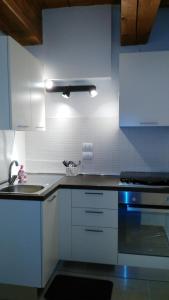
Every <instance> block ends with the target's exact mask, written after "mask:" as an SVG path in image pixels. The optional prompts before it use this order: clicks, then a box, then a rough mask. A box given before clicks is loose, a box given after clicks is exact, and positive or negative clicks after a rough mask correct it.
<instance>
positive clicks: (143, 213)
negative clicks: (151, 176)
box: [119, 192, 169, 257]
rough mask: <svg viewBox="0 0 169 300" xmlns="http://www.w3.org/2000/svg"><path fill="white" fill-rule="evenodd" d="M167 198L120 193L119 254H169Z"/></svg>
mask: <svg viewBox="0 0 169 300" xmlns="http://www.w3.org/2000/svg"><path fill="white" fill-rule="evenodd" d="M126 193H128V194H126ZM167 199H168V195H167V194H157V193H155V194H154V193H138V192H137V193H133V192H131V193H130V192H119V253H125V254H135V255H148V256H160V257H169V206H168V203H167V204H166V206H164V205H162V203H165V201H168V200H167ZM158 200H159V201H158ZM146 203H147V205H146ZM158 203H159V205H157V204H158Z"/></svg>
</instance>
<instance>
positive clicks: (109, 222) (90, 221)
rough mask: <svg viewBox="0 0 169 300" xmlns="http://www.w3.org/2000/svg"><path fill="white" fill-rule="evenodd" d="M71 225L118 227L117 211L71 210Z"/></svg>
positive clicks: (75, 208)
mask: <svg viewBox="0 0 169 300" xmlns="http://www.w3.org/2000/svg"><path fill="white" fill-rule="evenodd" d="M72 225H82V226H101V227H113V228H117V227H118V211H117V210H111V209H101V208H97V209H96V208H77V207H73V208H72Z"/></svg>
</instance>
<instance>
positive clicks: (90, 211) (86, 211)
mask: <svg viewBox="0 0 169 300" xmlns="http://www.w3.org/2000/svg"><path fill="white" fill-rule="evenodd" d="M85 213H86V214H104V211H96V210H85Z"/></svg>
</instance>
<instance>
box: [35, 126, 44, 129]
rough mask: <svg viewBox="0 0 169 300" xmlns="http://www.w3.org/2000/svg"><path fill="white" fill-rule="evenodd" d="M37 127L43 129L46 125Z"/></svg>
mask: <svg viewBox="0 0 169 300" xmlns="http://www.w3.org/2000/svg"><path fill="white" fill-rule="evenodd" d="M35 128H37V129H43V128H44V126H36V127H35Z"/></svg>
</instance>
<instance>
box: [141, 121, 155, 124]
mask: <svg viewBox="0 0 169 300" xmlns="http://www.w3.org/2000/svg"><path fill="white" fill-rule="evenodd" d="M158 124H159V122H156V121H154V122H153V121H152V122H140V125H158Z"/></svg>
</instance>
